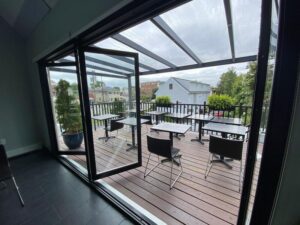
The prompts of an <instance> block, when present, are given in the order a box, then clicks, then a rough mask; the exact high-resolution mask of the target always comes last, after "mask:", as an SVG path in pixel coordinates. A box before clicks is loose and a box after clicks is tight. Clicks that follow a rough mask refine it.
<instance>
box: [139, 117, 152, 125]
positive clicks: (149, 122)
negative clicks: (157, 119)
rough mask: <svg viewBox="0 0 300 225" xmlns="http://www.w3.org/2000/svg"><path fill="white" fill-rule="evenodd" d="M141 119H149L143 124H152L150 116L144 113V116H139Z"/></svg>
mask: <svg viewBox="0 0 300 225" xmlns="http://www.w3.org/2000/svg"><path fill="white" fill-rule="evenodd" d="M141 119H145V120H149V121H148V122H146V123H145V124H150V125H152V121H151V116H148V115H144V116H141Z"/></svg>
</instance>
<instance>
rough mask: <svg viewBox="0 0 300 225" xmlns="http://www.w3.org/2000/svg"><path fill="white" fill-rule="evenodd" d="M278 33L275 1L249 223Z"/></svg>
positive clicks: (248, 222) (267, 109)
mask: <svg viewBox="0 0 300 225" xmlns="http://www.w3.org/2000/svg"><path fill="white" fill-rule="evenodd" d="M277 33H278V17H277V14H276V8H275V4H274V2H273V5H272V26H271V40H270V52H269V62H268V70H267V80H266V85H265V91H264V105H263V111H262V119H261V124H260V133H259V140H258V142H259V143H258V145H257V157H256V162H255V175H254V177H253V180H252V187H251V196H250V204H249V206H248V212H247V224H250V218H251V214H252V209H253V203H254V199H255V194H256V187H257V176H258V174H259V170H260V164H261V156H262V150H263V147H264V141H265V135H266V125H267V122H268V117H269V107H270V98H271V91H272V85H273V79H274V68H275V55H276V47H277Z"/></svg>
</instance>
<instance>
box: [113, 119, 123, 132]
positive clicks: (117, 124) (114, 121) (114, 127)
mask: <svg viewBox="0 0 300 225" xmlns="http://www.w3.org/2000/svg"><path fill="white" fill-rule="evenodd" d="M123 119H124V118H117V119H111V120H110V131H114V130H119V129H122V128H123V127H124V124H123V123H118V122H117V121H118V120H123Z"/></svg>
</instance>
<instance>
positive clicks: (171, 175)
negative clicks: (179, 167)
mask: <svg viewBox="0 0 300 225" xmlns="http://www.w3.org/2000/svg"><path fill="white" fill-rule="evenodd" d="M173 164H174V161H173V159H172V163H171V174H170V189H172V177H173Z"/></svg>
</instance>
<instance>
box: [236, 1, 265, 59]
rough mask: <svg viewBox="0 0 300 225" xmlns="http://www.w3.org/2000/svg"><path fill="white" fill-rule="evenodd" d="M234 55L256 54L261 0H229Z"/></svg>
mask: <svg viewBox="0 0 300 225" xmlns="http://www.w3.org/2000/svg"><path fill="white" fill-rule="evenodd" d="M231 3H232V4H231V11H232V23H233V34H234V43H235V55H236V57H241V56H249V55H257V53H258V42H259V31H260V20H261V17H260V13H261V0H243V1H231Z"/></svg>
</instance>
